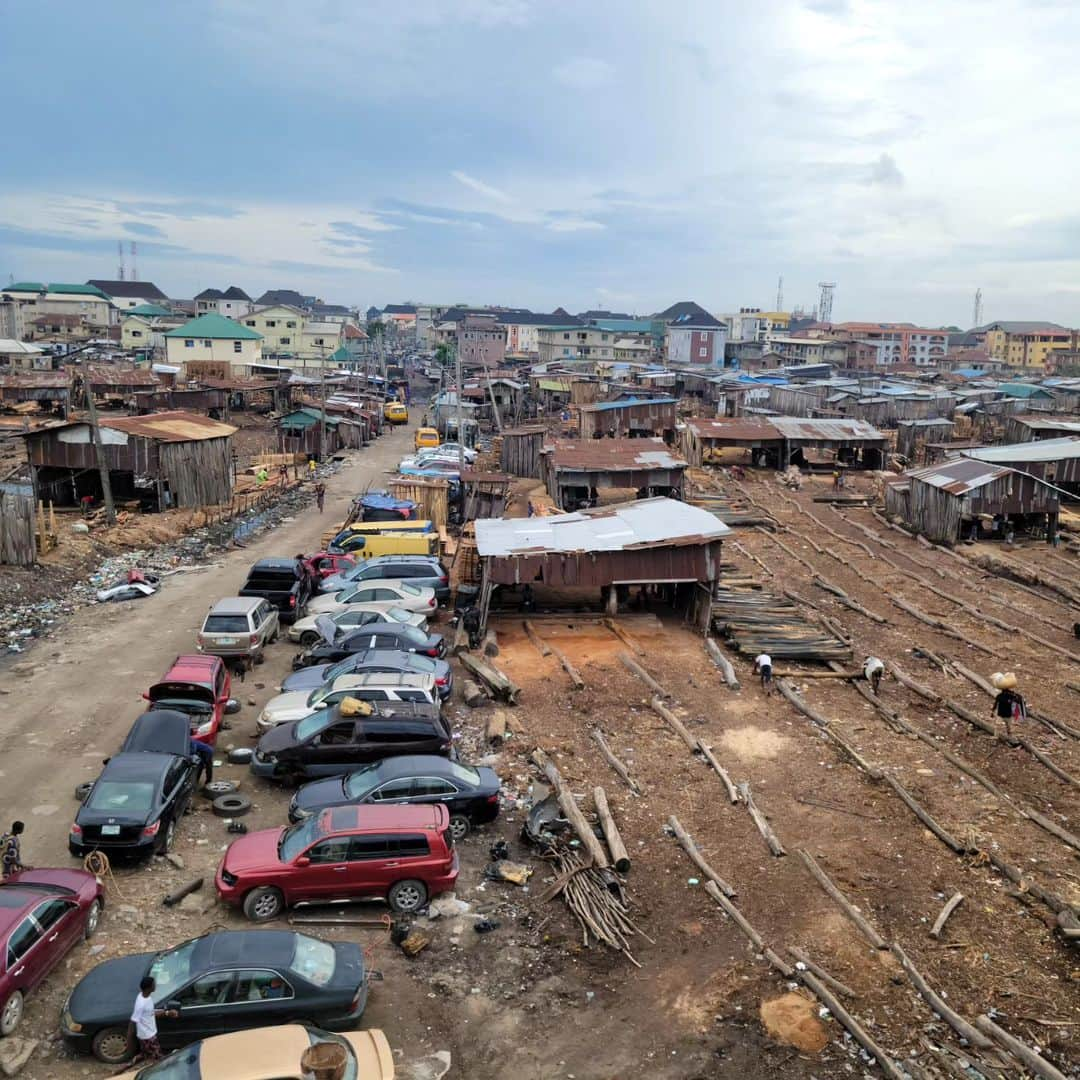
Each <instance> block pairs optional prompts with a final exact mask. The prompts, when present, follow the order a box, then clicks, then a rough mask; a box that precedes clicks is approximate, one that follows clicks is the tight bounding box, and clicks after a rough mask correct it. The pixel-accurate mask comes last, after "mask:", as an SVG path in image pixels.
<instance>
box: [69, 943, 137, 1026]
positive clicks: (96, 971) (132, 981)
mask: <svg viewBox="0 0 1080 1080" xmlns="http://www.w3.org/2000/svg"><path fill="white" fill-rule="evenodd" d="M155 955H156V954H155V953H138V954H137V955H135V956H121V957H118V958H117V959H116V960H104V961H102V963H100V964H98V966H97V967H95V968H93V969H91V970H90V971H89V972H88V973H87V974H86V975H84V976H83V977H82V978H81V979H80V980H79V982H78V983H76V985H75V989H74V990H72V991H71V996H70V997H69V998H68V1003H67V1008H68V1012H69V1013H70V1014H71V1018H72V1019H73V1020H74V1021H75V1022H76V1023H78V1024H83V1025H84V1026H85V1025H88V1024H96V1025H99V1026H105V1025H108V1024H126V1023H127V1021H128V1018H129V1017H130V1016H131V1006H132V1004H133V1003H134V1001H135V998H136V997H137V996H138V994H139V980H140V979H141V978H142V977H143V976H144V975H145V974H146V973H147V971H149V970H150V965H151V963H153V960H154V956H155Z"/></svg>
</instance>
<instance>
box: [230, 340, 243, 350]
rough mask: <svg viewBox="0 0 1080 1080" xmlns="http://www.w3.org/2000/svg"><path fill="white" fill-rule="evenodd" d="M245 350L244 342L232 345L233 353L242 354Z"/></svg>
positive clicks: (235, 342)
mask: <svg viewBox="0 0 1080 1080" xmlns="http://www.w3.org/2000/svg"><path fill="white" fill-rule="evenodd" d="M243 348H244V343H243V342H242V341H234V342H233V343H232V351H233V352H241V351H242V350H243Z"/></svg>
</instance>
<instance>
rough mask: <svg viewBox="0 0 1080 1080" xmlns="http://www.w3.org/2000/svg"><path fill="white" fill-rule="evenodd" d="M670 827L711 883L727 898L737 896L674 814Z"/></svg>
mask: <svg viewBox="0 0 1080 1080" xmlns="http://www.w3.org/2000/svg"><path fill="white" fill-rule="evenodd" d="M668 827H669V828H670V829H671V831H672V832H673V833H674V834H675V839H676V840H678V841H679V845H680V846H681V847H682V849H683V851H685V852H686V854H687V855H689V856H690V858H691V860H692V861H693V863H694V865H695V866H696V867H697V868H698V869H699V870H700V871H701V872H702V874H704V875H705V877H706V878H708V880H709V881H714V882H716V886H717V888H718V889H719V890H720V891H721V892H722V893H723V894H724V895H725V896H737V895H738V894H737V893H736V892H735V889H734V887H733V886H731V885H729V884H728V883H727V882H726V881H725V880H724V879H723V878H722V877H721V876H720V875H719V874H718V873H717V872H716V871H715V870H714V869H713V868H712V867H711V866H710V865H709V863H708V861H707V860H706V859H705V856H704V855H702V854H701V849H700V848H699V847H698V846H697V844H696V843H695V842H694V838H693V837H692V836H691V835H690V834H689V833H688V832H687V831H686V830H685V829H684V828H683V827H682V825H681V824H680V823H679V819H678V818H677V817H676V816H675V815H674V814H672V815H671V817H669V818H668Z"/></svg>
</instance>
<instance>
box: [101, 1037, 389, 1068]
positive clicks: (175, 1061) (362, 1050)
mask: <svg viewBox="0 0 1080 1080" xmlns="http://www.w3.org/2000/svg"><path fill="white" fill-rule="evenodd" d="M323 1043H330V1044H331V1045H334V1046H340V1047H342V1048H343V1049H344V1050H345V1054H346V1064H345V1076H350V1077H354V1078H360V1077H362V1078H363V1080H394V1052H393V1051H392V1050H391V1049H390V1044H389V1043H388V1042H387V1041H386V1036H385V1035H384V1034H383V1033H382V1032H381V1031H380V1030H379V1029H378V1028H368V1029H367V1030H365V1031H349V1032H346V1033H344V1034H341V1035H338V1034H336V1033H334V1032H331V1031H323V1030H322V1029H321V1028H317V1027H312V1026H311V1025H310V1024H281V1025H279V1026H277V1027H256V1028H250V1029H248V1030H245V1031H237V1032H234V1033H233V1034H231V1035H211V1036H210V1038H208V1039H203V1040H202V1041H201V1042H197V1043H192V1044H191V1045H190V1046H185V1047H184V1048H183V1049H182V1050H177V1051H176V1052H175V1053H172V1054H170V1055H169V1056H168V1057H166V1058H163V1059H162V1060H161V1061H158V1062H156V1063H154V1064H153V1065H145V1066H143V1067H141V1068H139V1069H135V1070H132V1071H131V1072H126V1073H121V1074H120V1076H119V1077H117V1078H116V1080H221V1078H222V1077H237V1076H243V1078H244V1080H303V1078H304V1076H310V1075H311V1074H310V1073H303V1072H302V1070H301V1068H300V1059H301V1058H302V1057H303V1054H304V1051H305V1050H307V1048H308V1047H309V1046H320V1045H322V1044H323Z"/></svg>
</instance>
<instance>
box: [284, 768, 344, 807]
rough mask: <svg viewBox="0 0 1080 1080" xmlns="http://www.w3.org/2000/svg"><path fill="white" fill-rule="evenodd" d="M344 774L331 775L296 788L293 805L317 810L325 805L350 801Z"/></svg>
mask: <svg viewBox="0 0 1080 1080" xmlns="http://www.w3.org/2000/svg"><path fill="white" fill-rule="evenodd" d="M344 779H345V778H344V777H343V776H331V777H329V778H328V779H326V780H316V781H315V782H314V783H311V784H303V785H301V786H300V787H299V788H297V789H296V794H295V795H294V796H293V805H294V806H296V808H297V809H298V810H316V809H321V808H322V807H324V806H341V805H342V804H343V803H346V802H348V801H349V799H348V797H347V796H346V794H345V789H344V787H343V786H342V785H343V781H344Z"/></svg>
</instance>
